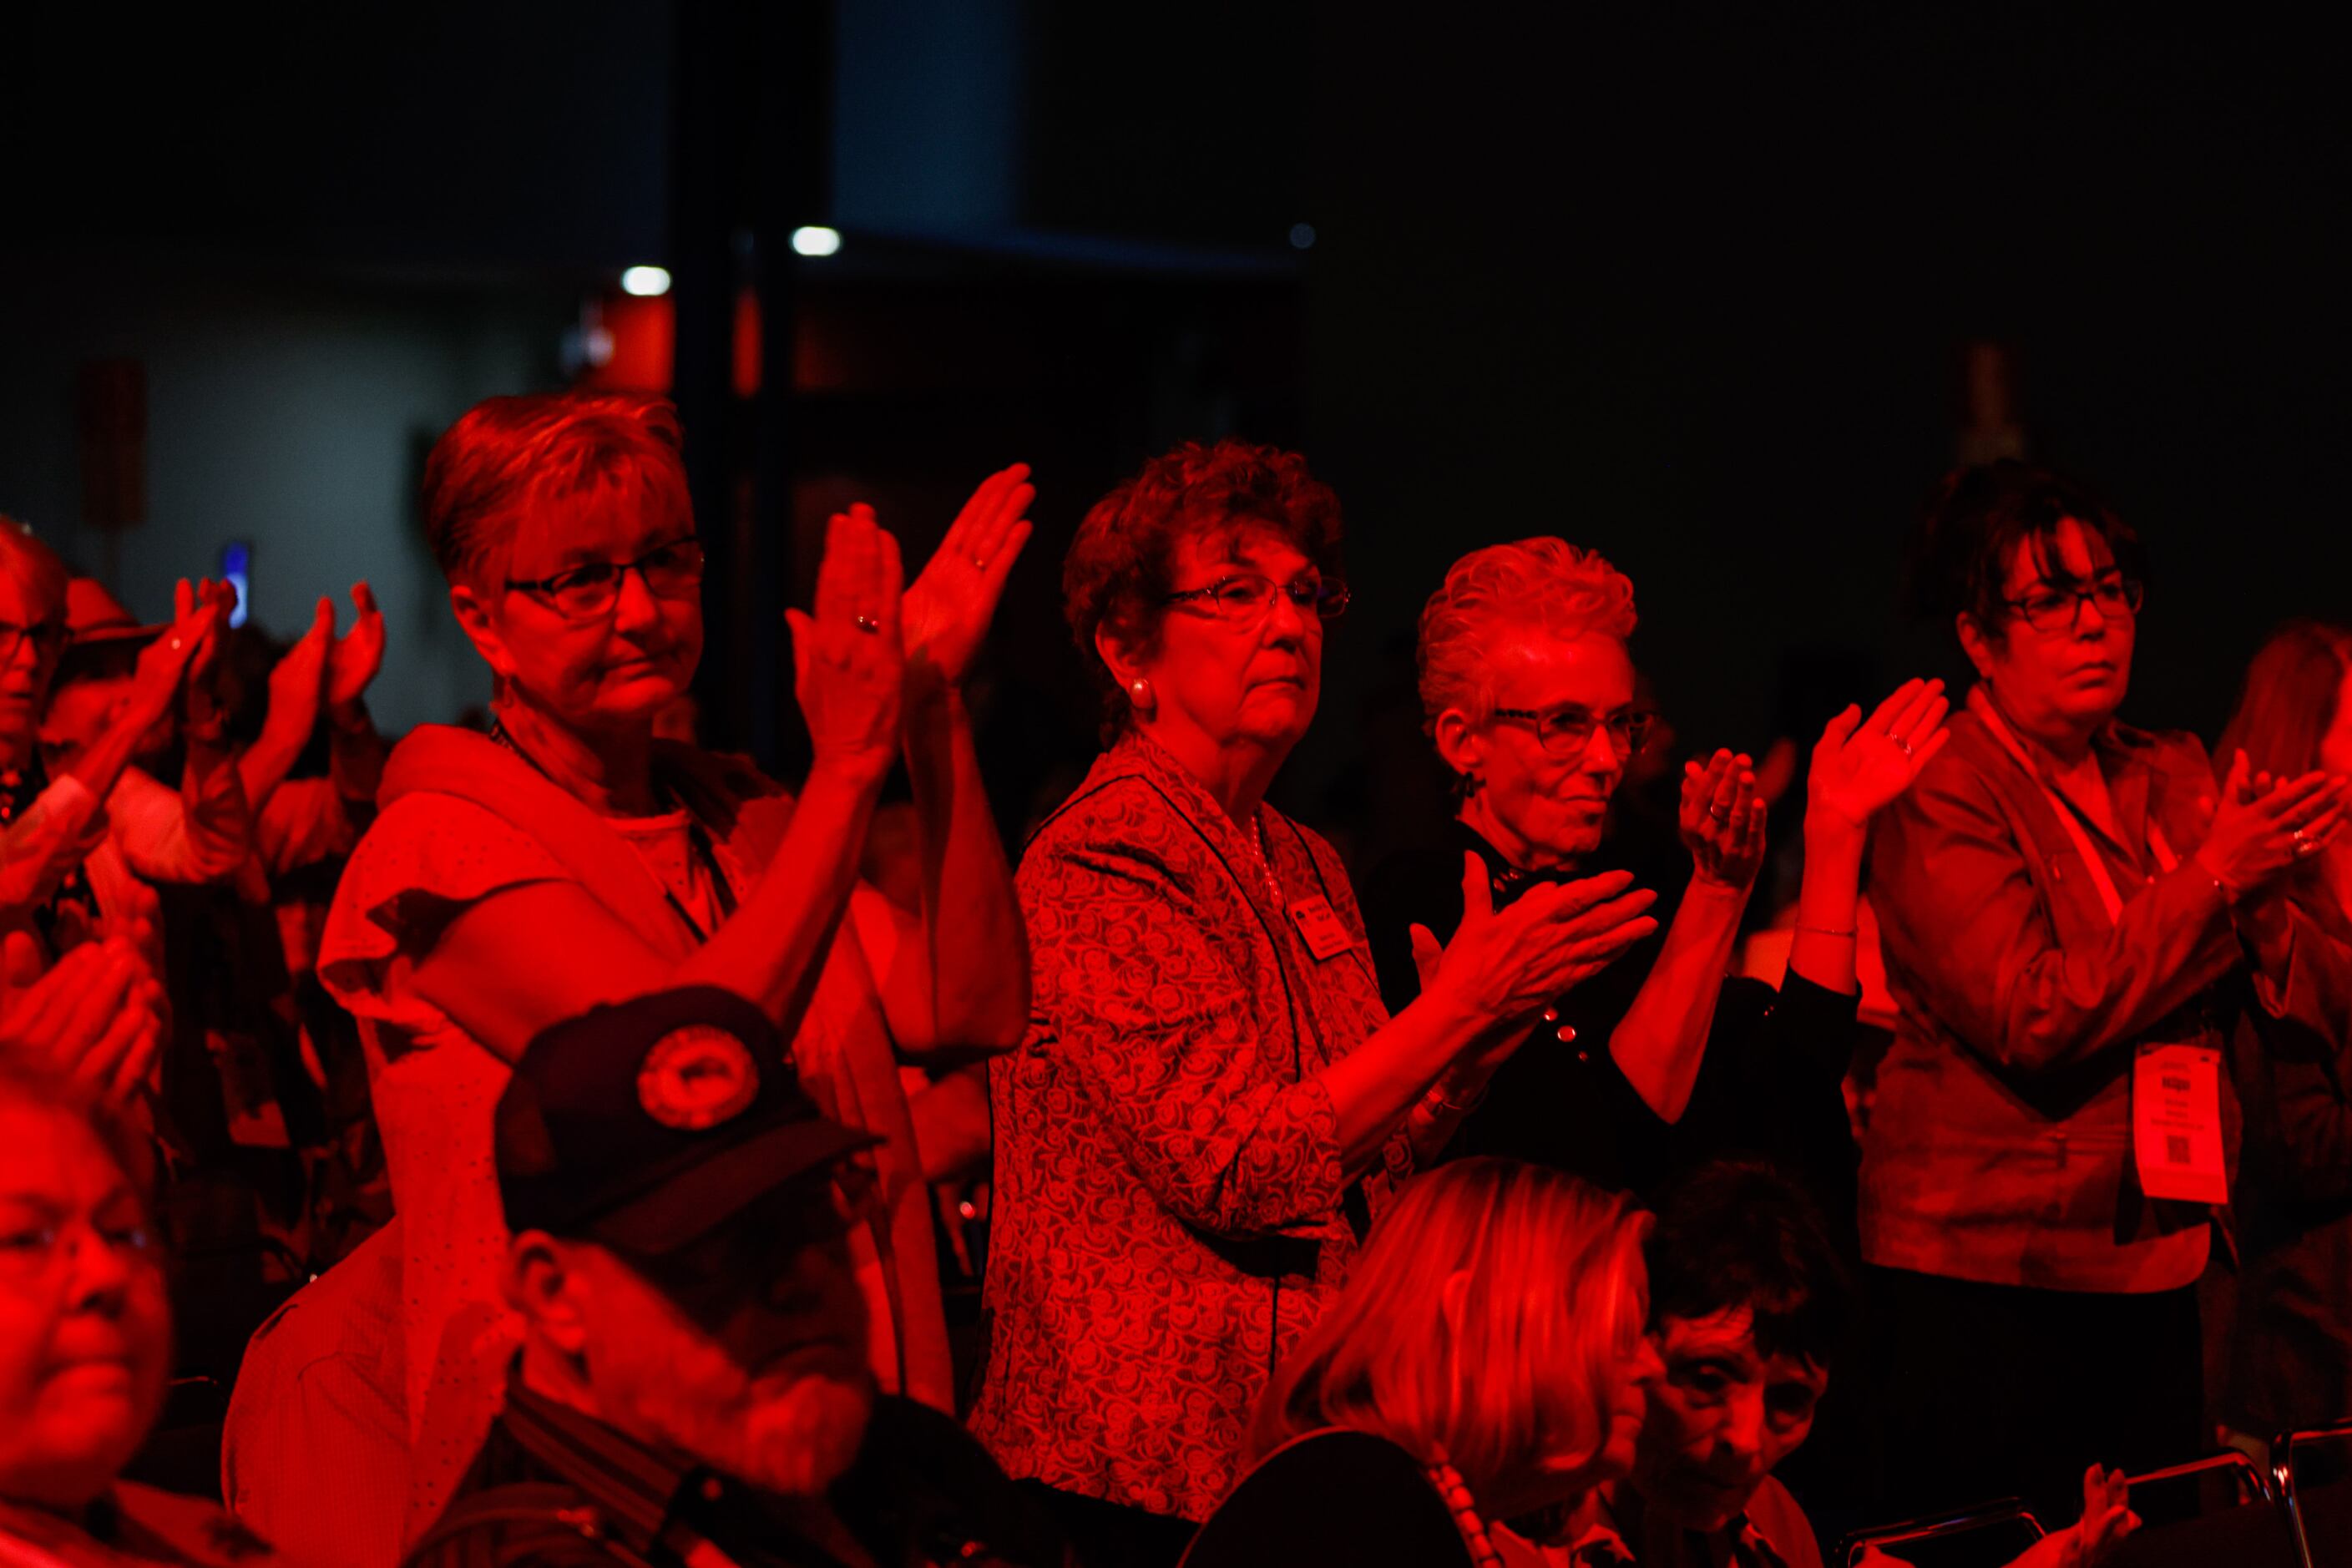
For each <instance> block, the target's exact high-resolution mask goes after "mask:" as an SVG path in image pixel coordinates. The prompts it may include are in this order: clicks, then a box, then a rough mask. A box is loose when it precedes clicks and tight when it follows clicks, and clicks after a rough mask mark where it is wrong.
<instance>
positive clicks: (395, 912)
mask: <svg viewBox="0 0 2352 1568" xmlns="http://www.w3.org/2000/svg"><path fill="white" fill-rule="evenodd" d="M565 880H570V876H569V874H568V873H567V872H566V871H565V870H564V869H563V868H562V865H561V864H560V863H559V862H558V861H557V860H556V859H555V858H554V857H553V856H551V855H550V854H549V853H548V852H547V850H546V848H545V847H542V846H541V844H540V843H539V842H538V840H536V839H534V838H532V837H530V835H529V834H526V833H524V832H523V831H522V830H520V828H517V827H515V826H512V825H511V824H509V823H508V822H506V821H505V820H504V819H502V818H500V817H499V816H497V815H495V814H494V813H492V812H489V811H487V810H485V809H484V808H482V807H481V806H478V805H474V804H472V803H471V802H469V801H463V800H458V799H457V798H455V797H454V796H450V795H429V794H418V795H404V796H403V797H401V798H400V799H399V800H396V801H394V803H393V804H392V805H390V806H388V807H386V808H385V809H384V811H383V815H382V816H378V817H377V818H376V820H375V825H374V826H372V827H370V828H369V829H368V831H367V835H366V837H363V838H362V839H361V840H360V843H359V847H358V848H357V849H355V850H353V851H352V858H351V863H350V865H348V866H347V867H345V868H344V870H343V875H342V879H341V882H340V883H339V884H338V885H337V887H336V889H335V902H334V907H333V909H332V910H330V911H329V913H328V916H327V929H326V932H325V934H324V935H323V936H322V937H321V938H320V943H319V979H320V983H321V984H324V985H325V986H326V988H327V990H328V992H329V994H331V995H332V996H333V997H334V998H335V1000H336V1001H338V1002H340V1003H341V1004H342V1005H344V1006H345V1007H347V1008H349V1009H350V1010H351V1012H352V1016H354V1017H358V1018H362V1019H366V1020H372V1021H373V1022H376V1023H380V1024H386V1025H391V1026H394V1027H398V1028H402V1029H404V1030H406V1031H409V1032H410V1033H413V1034H414V1033H426V1032H430V1031H432V1030H434V1029H436V1027H438V1026H440V1025H442V1024H443V1023H445V1022H446V1020H444V1019H443V1018H442V1016H441V1015H440V1014H439V1012H438V1011H437V1010H436V1009H434V1008H433V1007H431V1006H430V1005H428V1004H426V1003H425V1002H424V1001H423V1000H422V999H420V998H418V997H417V996H416V995H415V993H414V992H413V991H412V990H411V989H410V988H409V985H408V978H409V976H410V975H411V974H413V973H415V966H416V965H417V964H418V963H421V962H423V960H424V959H425V955H426V954H428V953H430V952H432V951H433V945H434V943H436V942H438V941H440V939H441V933H442V932H443V931H446V930H447V929H448V927H449V922H450V921H453V920H455V919H457V916H458V915H459V914H461V913H463V912H464V911H465V910H467V909H469V908H471V907H472V906H473V905H475V904H478V903H479V902H480V901H481V900H484V899H487V898H488V897H489V896H490V895H491V894H493V893H499V892H504V891H505V890H507V889H509V888H517V887H521V886H524V885H526V884H529V883H531V882H547V881H565Z"/></svg>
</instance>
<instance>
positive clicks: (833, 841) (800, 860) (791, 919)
mask: <svg viewBox="0 0 2352 1568" xmlns="http://www.w3.org/2000/svg"><path fill="white" fill-rule="evenodd" d="M881 787H882V780H881V776H880V774H879V773H875V772H874V771H873V770H871V769H869V768H863V767H861V768H856V769H854V770H851V769H840V768H833V767H828V766H827V765H826V764H825V763H824V762H822V761H820V762H819V763H817V765H816V767H815V768H814V769H813V770H812V771H811V772H810V773H809V776H808V783H807V784H806V786H805V787H804V788H803V790H802V792H801V795H800V799H799V801H798V802H797V803H796V804H795V805H794V806H793V817H792V821H791V823H790V825H789V826H786V828H785V830H784V837H783V841H782V843H781V844H779V845H778V846H777V847H776V854H775V858H773V859H772V860H771V861H770V862H769V865H768V868H767V870H766V871H765V872H763V873H762V874H761V878H760V880H759V881H758V883H757V884H755V885H754V886H753V888H752V889H751V896H750V897H749V898H747V899H745V900H744V901H743V905H742V907H741V908H740V909H739V910H736V911H735V914H734V916H733V917H732V918H731V919H730V920H729V921H727V922H726V923H725V924H723V925H721V926H720V927H719V929H718V930H717V931H714V932H712V933H711V937H710V940H709V942H704V943H703V944H702V946H701V947H699V948H698V949H697V950H696V951H695V952H694V954H693V956H692V957H690V958H688V959H687V960H686V961H685V962H684V963H680V964H679V965H678V966H677V970H676V972H675V973H674V974H673V975H672V977H671V981H670V983H671V984H677V985H694V984H704V985H721V986H724V987H726V988H727V989H728V990H730V991H733V992H736V993H738V994H741V995H744V996H748V997H751V999H752V1000H754V1001H756V1002H758V1003H760V1004H761V1005H762V1006H763V1007H765V1008H766V1009H767V1012H768V1014H769V1016H771V1017H772V1018H774V1019H776V1020H777V1025H778V1026H779V1027H780V1028H781V1029H782V1032H783V1035H784V1037H785V1038H786V1039H790V1038H791V1037H792V1036H793V1031H794V1030H796V1029H797V1028H799V1026H800V1021H801V1017H802V1016H803V1014H804V1013H805V1012H806V1011H807V1010H808V999H809V995H810V994H811V993H812V992H813V991H814V989H815V985H816V979H817V975H818V973H819V972H820V970H821V969H822V968H823V966H824V956H825V952H826V949H827V948H828V947H829V946H830V945H831V943H832V941H833V937H834V933H835V931H836V930H838V929H839V927H840V925H841V918H842V911H843V910H844V909H845V908H846V907H847V905H848V902H849V890H850V889H851V888H852V887H853V886H855V885H856V881H857V858H858V847H859V846H861V845H863V844H864V843H865V842H866V828H867V826H869V825H870V824H871V823H872V821H873V816H874V802H875V799H876V797H877V795H880V793H881Z"/></svg>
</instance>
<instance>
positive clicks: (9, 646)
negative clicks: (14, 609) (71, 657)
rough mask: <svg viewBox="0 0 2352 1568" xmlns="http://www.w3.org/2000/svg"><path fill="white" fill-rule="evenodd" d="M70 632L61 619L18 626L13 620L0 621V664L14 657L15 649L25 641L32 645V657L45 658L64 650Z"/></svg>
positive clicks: (22, 645)
mask: <svg viewBox="0 0 2352 1568" xmlns="http://www.w3.org/2000/svg"><path fill="white" fill-rule="evenodd" d="M71 635H72V634H71V633H70V632H68V630H67V629H66V625H65V623H64V622H63V621H42V622H39V623H38V624H37V625H34V626H18V625H17V624H16V622H14V621H0V664H6V663H8V662H9V661H10V660H12V659H14V658H16V650H17V649H18V648H20V647H24V646H25V645H26V643H28V642H29V643H31V644H32V645H33V654H34V657H36V658H49V657H51V656H52V655H55V654H58V653H62V652H64V651H65V646H66V640H67V638H68V637H70V636H71Z"/></svg>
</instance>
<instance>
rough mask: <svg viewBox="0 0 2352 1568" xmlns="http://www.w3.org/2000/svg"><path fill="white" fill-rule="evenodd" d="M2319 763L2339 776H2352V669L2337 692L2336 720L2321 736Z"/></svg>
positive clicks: (2345, 675) (2347, 672) (2346, 673)
mask: <svg viewBox="0 0 2352 1568" xmlns="http://www.w3.org/2000/svg"><path fill="white" fill-rule="evenodd" d="M2319 765H2320V766H2321V767H2323V768H2325V769H2326V770H2327V771H2328V772H2329V773H2334V774H2335V775H2336V777H2337V778H2352V670H2347V671H2346V672H2345V674H2344V684H2343V685H2342V686H2341V687H2339V688H2338V689H2336V721H2335V722H2334V723H2332V724H2330V725H2328V726H2327V733H2326V734H2325V735H2322V736H2321V737H2320V738H2319Z"/></svg>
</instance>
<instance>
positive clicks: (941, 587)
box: [902, 463, 1037, 689]
mask: <svg viewBox="0 0 2352 1568" xmlns="http://www.w3.org/2000/svg"><path fill="white" fill-rule="evenodd" d="M1036 494H1037V491H1036V488H1035V487H1034V486H1033V485H1031V484H1030V483H1029V465H1028V464H1026V463H1015V464H1013V466H1012V467H1011V468H1003V469H1000V470H998V471H997V472H995V473H993V474H991V475H989V476H988V478H986V479H982V481H981V482H980V488H979V489H976V490H974V491H972V492H971V500H968V501H966V502H964V504H963V510H961V511H960V512H958V513H957V514H956V520H955V521H953V522H951V523H950V524H949V525H948V531H947V537H946V538H945V539H942V540H941V541H940V547H939V550H938V551H937V552H935V553H934V554H933V555H932V556H931V559H930V561H929V563H928V564H927V565H925V566H924V568H923V571H922V574H921V575H920V576H919V577H917V578H916V579H915V581H914V582H913V583H912V584H909V585H908V589H907V597H906V602H905V605H904V608H903V622H902V626H903V635H904V637H905V639H906V645H907V678H908V682H909V684H910V685H914V686H917V687H919V688H922V689H929V688H932V687H934V686H944V687H950V688H953V687H959V686H961V685H962V684H963V680H964V677H965V676H967V675H969V674H970V673H971V663H972V659H973V658H975V657H976V656H977V655H978V654H979V652H980V645H981V642H982V639H983V638H984V637H987V635H988V626H989V622H990V621H991V620H992V619H993V618H994V616H995V615H996V605H997V602H998V601H999V600H1000V599H1002V598H1003V596H1004V582H1005V579H1006V578H1007V577H1008V576H1010V575H1011V574H1012V571H1013V562H1015V561H1016V560H1018V559H1020V556H1021V547H1022V546H1023V545H1024V544H1026V543H1028V542H1029V532H1030V527H1029V520H1028V516H1027V513H1028V510H1029V503H1030V501H1031V500H1034V499H1035V497H1036Z"/></svg>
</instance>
